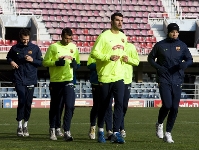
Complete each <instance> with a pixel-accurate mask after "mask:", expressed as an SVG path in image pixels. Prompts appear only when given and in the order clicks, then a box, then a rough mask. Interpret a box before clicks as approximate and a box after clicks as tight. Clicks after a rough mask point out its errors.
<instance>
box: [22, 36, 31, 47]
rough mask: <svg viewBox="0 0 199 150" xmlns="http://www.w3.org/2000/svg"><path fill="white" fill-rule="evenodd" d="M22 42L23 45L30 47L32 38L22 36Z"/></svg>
mask: <svg viewBox="0 0 199 150" xmlns="http://www.w3.org/2000/svg"><path fill="white" fill-rule="evenodd" d="M20 40H21V42H22V43H23V45H28V42H29V40H30V36H29V35H28V36H25V35H22V36H21V38H20Z"/></svg>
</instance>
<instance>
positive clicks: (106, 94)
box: [97, 80, 124, 132]
mask: <svg viewBox="0 0 199 150" xmlns="http://www.w3.org/2000/svg"><path fill="white" fill-rule="evenodd" d="M112 95H113V97H114V103H115V104H114V113H113V132H119V129H120V125H121V122H122V118H123V96H124V82H123V80H119V81H116V82H111V83H100V103H99V111H98V122H97V124H98V127H99V128H103V125H104V120H105V114H106V110H107V109H108V107H109V104H110V100H111V96H112Z"/></svg>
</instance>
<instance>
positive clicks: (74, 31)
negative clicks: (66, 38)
mask: <svg viewBox="0 0 199 150" xmlns="http://www.w3.org/2000/svg"><path fill="white" fill-rule="evenodd" d="M67 27H69V26H67ZM71 30H72V32H73V34H76V30H75V29H71Z"/></svg>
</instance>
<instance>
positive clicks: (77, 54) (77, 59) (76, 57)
mask: <svg viewBox="0 0 199 150" xmlns="http://www.w3.org/2000/svg"><path fill="white" fill-rule="evenodd" d="M75 60H76V62H77V64H79V65H80V57H79V50H78V49H76V51H75Z"/></svg>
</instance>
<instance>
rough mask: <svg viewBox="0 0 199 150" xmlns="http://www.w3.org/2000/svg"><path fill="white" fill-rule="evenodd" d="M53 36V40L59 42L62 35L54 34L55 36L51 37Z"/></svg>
mask: <svg viewBox="0 0 199 150" xmlns="http://www.w3.org/2000/svg"><path fill="white" fill-rule="evenodd" d="M51 36H52V40H53V41H58V40H60V35H56V34H53V35H51Z"/></svg>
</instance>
